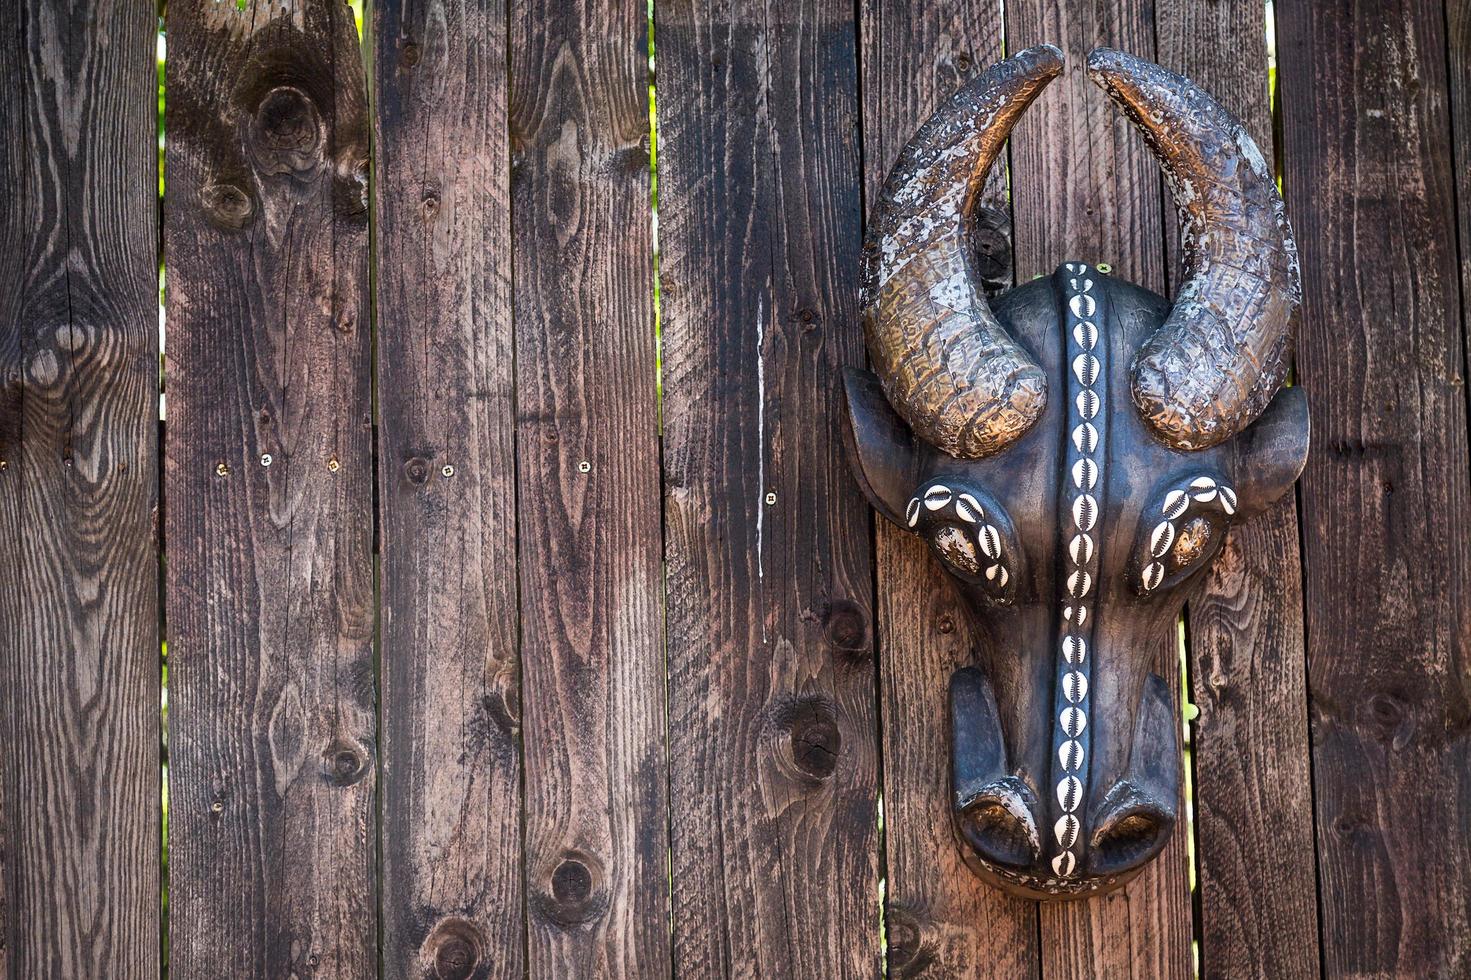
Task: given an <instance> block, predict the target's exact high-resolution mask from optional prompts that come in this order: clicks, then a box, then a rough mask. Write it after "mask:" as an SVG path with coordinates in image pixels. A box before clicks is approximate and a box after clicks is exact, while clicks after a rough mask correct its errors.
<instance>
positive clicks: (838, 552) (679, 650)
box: [655, 0, 881, 977]
mask: <svg viewBox="0 0 1471 980" xmlns="http://www.w3.org/2000/svg"><path fill="white" fill-rule="evenodd" d="M655 17H656V29H655V37H656V39H657V43H658V52H659V62H658V65H659V100H660V101H659V120H660V127H661V128H660V154H659V159H660V185H659V186H660V202H661V206H660V215H659V218H660V241H661V256H660V268H661V283H662V289H663V292H662V296H663V323H664V371H665V374H664V391H665V403H664V405H665V412H664V423H665V430H664V431H665V441H664V457H665V477H666V490H665V493H666V496H665V520H666V524H667V528H668V532H667V540H666V556H667V560H668V589H669V593H668V594H669V619H668V631H669V670H670V681H669V703H670V752H671V776H670V779H671V793H670V795H671V802H672V812H671V833H672V841H671V843H672V847H673V859H674V869H673V872H674V889H675V891H674V935H675V966H676V970H677V972H678V973H679V974H680V975H681V976H689V977H723V976H727V975H732V974H735V975H751V976H765V977H789V976H802V977H817V976H821V977H871V976H874V975H875V973H877V972H879V970H880V969H881V965H880V963H879V905H878V880H877V879H878V873H877V872H878V868H877V836H878V835H877V821H876V817H877V815H876V813H875V798H876V795H877V789H878V787H877V757H876V745H875V742H876V738H875V735H876V733H875V726H876V718H875V666H874V660H873V654H874V649H873V647H874V642H873V628H872V621H873V584H872V576H873V571H872V566H871V564H870V561H871V538H870V523H869V522H870V518H869V511H868V506H867V504H866V503H865V502H864V500H863V499H862V497H861V496H860V494H859V492H858V490H857V488H856V486H855V484H854V482H853V480H852V477H851V475H850V474H849V472H848V470H847V466H846V463H845V462H844V460H843V455H842V454H843V447H842V441H841V438H840V433H841V428H840V424H841V421H842V419H841V414H840V413H841V411H842V400H841V395H840V393H839V377H840V372H841V369H842V367H843V366H844V365H848V364H860V363H862V362H863V342H862V336H861V333H862V331H861V330H860V328H859V326H858V317H857V309H856V277H857V271H858V256H859V250H860V248H861V238H860V236H861V220H860V217H861V216H860V186H859V179H860V177H859V161H858V154H859V147H858V125H859V120H858V102H857V97H856V84H857V77H856V74H857V68H856V62H855V42H856V29H855V23H854V9H853V7H852V5H849V4H843V3H838V2H834V0H801V2H794V3H776V2H771V3H766V4H763V5H746V4H735V3H728V2H717V3H712V4H703V3H690V2H677V0H669V2H666V3H660V4H658V5H657V6H656V9H655Z"/></svg>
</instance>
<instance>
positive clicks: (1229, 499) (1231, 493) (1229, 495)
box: [1221, 487, 1236, 516]
mask: <svg viewBox="0 0 1471 980" xmlns="http://www.w3.org/2000/svg"><path fill="white" fill-rule="evenodd" d="M1221 509H1222V510H1224V511H1225V512H1226V514H1227V516H1230V515H1232V514H1235V513H1236V491H1235V490H1232V489H1231V488H1230V487H1222V488H1221Z"/></svg>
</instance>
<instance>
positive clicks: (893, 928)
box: [884, 905, 925, 977]
mask: <svg viewBox="0 0 1471 980" xmlns="http://www.w3.org/2000/svg"><path fill="white" fill-rule="evenodd" d="M884 931H885V933H886V934H887V936H888V940H889V964H888V965H889V969H890V971H891V972H892V973H894V974H895V975H902V976H906V977H912V976H918V975H919V973H920V971H921V970H923V968H924V965H925V963H924V957H922V956H921V955H920V954H921V952H922V950H923V948H924V933H923V932H922V930H921V929H920V925H919V920H918V919H916V918H915V917H914V914H913V913H911V912H910V911H909V910H908V909H906V908H902V907H900V906H897V905H891V906H889V908H888V910H887V914H885V916H884ZM901 971H902V972H901Z"/></svg>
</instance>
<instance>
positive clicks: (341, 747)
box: [322, 741, 368, 786]
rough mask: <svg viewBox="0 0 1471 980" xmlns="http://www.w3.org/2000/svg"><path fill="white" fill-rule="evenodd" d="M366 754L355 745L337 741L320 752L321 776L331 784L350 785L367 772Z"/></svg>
mask: <svg viewBox="0 0 1471 980" xmlns="http://www.w3.org/2000/svg"><path fill="white" fill-rule="evenodd" d="M367 761H368V755H367V753H366V752H364V751H363V750H362V749H360V748H358V747H357V746H356V745H352V744H351V743H349V742H343V741H337V742H333V743H332V744H331V745H329V746H327V749H326V751H324V752H323V753H322V778H324V779H325V780H326V781H327V782H328V783H331V784H332V785H333V786H351V785H353V784H354V783H356V782H358V781H360V780H361V779H362V778H363V777H364V776H366V775H367V773H368V766H367Z"/></svg>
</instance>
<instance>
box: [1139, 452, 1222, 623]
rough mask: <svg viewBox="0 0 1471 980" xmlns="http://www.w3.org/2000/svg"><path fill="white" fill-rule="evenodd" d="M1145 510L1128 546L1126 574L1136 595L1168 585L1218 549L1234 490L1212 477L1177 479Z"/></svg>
mask: <svg viewBox="0 0 1471 980" xmlns="http://www.w3.org/2000/svg"><path fill="white" fill-rule="evenodd" d="M1156 501H1157V502H1156V503H1155V504H1153V505H1151V506H1150V507H1148V508H1146V509H1145V511H1144V514H1143V516H1142V517H1141V519H1140V524H1139V528H1140V531H1139V540H1138V541H1137V542H1135V545H1134V559H1133V562H1132V574H1133V578H1134V583H1135V588H1136V590H1137V591H1138V592H1139V593H1140V594H1141V595H1150V594H1152V593H1154V592H1158V591H1161V590H1163V589H1166V588H1171V587H1173V586H1175V585H1178V584H1179V583H1180V582H1182V581H1184V580H1185V579H1186V578H1188V577H1190V576H1191V575H1193V574H1194V573H1195V572H1196V571H1198V570H1199V569H1201V568H1203V567H1204V566H1205V565H1206V564H1207V563H1208V562H1209V560H1210V559H1211V558H1213V557H1214V556H1215V553H1216V552H1217V551H1218V550H1219V549H1220V545H1221V540H1222V538H1223V537H1224V536H1225V533H1226V528H1227V527H1229V526H1230V523H1231V518H1232V517H1234V516H1235V514H1236V492H1235V491H1234V490H1232V489H1231V488H1230V487H1228V486H1226V485H1225V484H1224V483H1222V482H1221V481H1220V480H1218V479H1216V478H1215V477H1213V476H1204V475H1202V476H1196V477H1193V478H1187V479H1185V480H1182V481H1179V482H1178V483H1175V484H1173V485H1171V486H1169V487H1166V488H1165V490H1164V492H1163V493H1162V494H1160V495H1159V496H1158V497H1157V498H1156Z"/></svg>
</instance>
